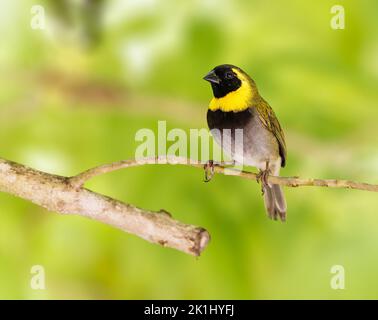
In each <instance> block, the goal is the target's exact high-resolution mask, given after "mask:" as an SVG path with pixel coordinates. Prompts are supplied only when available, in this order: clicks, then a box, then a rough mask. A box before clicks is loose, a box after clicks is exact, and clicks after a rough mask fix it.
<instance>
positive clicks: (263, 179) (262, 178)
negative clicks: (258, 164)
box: [256, 161, 271, 195]
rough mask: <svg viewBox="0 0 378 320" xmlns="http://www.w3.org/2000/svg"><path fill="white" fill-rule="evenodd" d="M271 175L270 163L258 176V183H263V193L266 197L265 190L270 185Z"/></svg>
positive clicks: (267, 163)
mask: <svg viewBox="0 0 378 320" xmlns="http://www.w3.org/2000/svg"><path fill="white" fill-rule="evenodd" d="M270 174H271V171H270V169H269V162H268V161H267V162H266V166H265V170H260V171H259V173H258V174H257V176H256V179H257V183H260V182H261V193H262V195H264V193H265V188H266V186H267V185H268V177H269V175H270Z"/></svg>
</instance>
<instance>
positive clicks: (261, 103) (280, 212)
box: [204, 64, 287, 221]
mask: <svg viewBox="0 0 378 320" xmlns="http://www.w3.org/2000/svg"><path fill="white" fill-rule="evenodd" d="M204 79H205V80H206V81H209V82H210V84H211V87H212V90H213V95H214V97H213V99H212V100H211V101H210V104H209V109H208V111H207V123H208V125H209V128H210V130H212V131H217V132H220V134H213V136H214V139H215V141H216V142H217V143H218V144H219V145H220V146H221V148H222V149H223V150H224V151H225V153H226V154H228V155H230V156H231V157H232V159H233V160H234V161H235V162H236V163H241V164H243V165H248V166H253V167H256V168H258V169H259V170H260V174H259V177H260V180H261V183H262V190H263V194H264V202H265V208H266V211H267V213H268V216H269V217H270V218H272V219H274V220H277V218H280V219H281V220H282V221H285V220H286V210H287V206H286V200H285V196H284V194H283V191H282V189H281V187H280V186H279V185H275V184H270V183H268V179H267V177H268V175H269V174H272V175H275V176H278V175H279V173H280V169H281V167H284V166H285V163H286V144H285V137H284V133H283V131H282V129H281V126H280V123H279V122H278V119H277V117H276V115H275V113H274V111H273V109H272V108H271V107H270V105H269V104H268V103H267V102H266V101H265V100H264V99H263V98H262V97H261V96H260V94H259V92H258V90H257V86H256V83H255V82H254V81H253V80H252V79H251V78H250V77H249V76H248V75H247V74H246V73H245V72H244V71H243V70H241V69H240V68H239V67H236V66H233V65H229V64H224V65H220V66H217V67H215V68H214V69H213V70H211V71H210V72H209V73H208V74H207V75H206V76H205V77H204ZM214 129H218V130H214ZM236 129H242V130H243V131H242V132H243V133H242V137H243V139H242V144H243V146H242V147H241V146H239V148H238V146H237V143H238V139H237V135H236V132H237V130H236ZM239 132H240V131H239ZM227 141H229V142H227ZM238 150H239V152H238Z"/></svg>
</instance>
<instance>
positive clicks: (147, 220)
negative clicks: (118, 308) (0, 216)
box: [0, 159, 210, 256]
mask: <svg viewBox="0 0 378 320" xmlns="http://www.w3.org/2000/svg"><path fill="white" fill-rule="evenodd" d="M0 191H1V192H6V193H10V194H12V195H15V196H18V197H20V198H23V199H26V200H29V201H31V202H33V203H35V204H37V205H39V206H41V207H44V208H46V209H47V210H50V211H54V212H58V213H62V214H77V215H81V216H84V217H87V218H92V219H95V220H97V221H100V222H103V223H105V224H109V225H111V226H114V227H116V228H119V229H121V230H123V231H126V232H129V233H132V234H135V235H137V236H138V237H141V238H143V239H145V240H147V241H150V242H152V243H157V244H160V245H162V246H166V247H171V248H174V249H177V250H180V251H183V252H185V253H188V254H191V255H194V256H199V255H200V254H201V252H202V251H203V250H204V249H205V247H206V246H207V244H208V242H209V240H210V235H209V233H208V232H207V231H206V230H205V229H203V228H200V227H196V226H193V225H189V224H184V223H181V222H179V221H177V220H174V219H173V218H172V217H171V215H170V214H169V213H168V212H166V211H164V210H161V211H159V212H154V211H149V210H144V209H140V208H137V207H135V206H132V205H130V204H126V203H123V202H120V201H118V200H115V199H112V198H109V197H107V196H104V195H101V194H98V193H95V192H93V191H90V190H88V189H85V188H82V187H80V188H75V187H73V186H72V185H71V183H70V178H68V177H62V176H57V175H52V174H48V173H45V172H41V171H38V170H34V169H31V168H28V167H26V166H23V165H20V164H17V163H15V162H11V161H8V160H5V159H0Z"/></svg>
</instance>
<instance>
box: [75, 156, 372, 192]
mask: <svg viewBox="0 0 378 320" xmlns="http://www.w3.org/2000/svg"><path fill="white" fill-rule="evenodd" d="M147 164H171V165H177V164H179V165H187V166H192V167H196V168H203V166H204V164H205V163H199V162H197V161H193V160H191V159H187V158H182V157H174V156H167V157H163V156H162V157H152V158H145V159H140V160H122V161H118V162H113V163H110V164H104V165H101V166H98V167H95V168H92V169H89V170H87V171H84V172H82V173H80V174H78V175H77V176H74V177H71V178H70V182H71V184H72V185H73V186H74V187H75V188H81V187H82V186H83V185H84V183H85V182H86V181H88V180H89V179H91V178H94V177H96V176H98V175H102V174H105V173H108V172H112V171H116V170H120V169H124V168H130V167H136V166H143V165H147ZM225 165H228V164H227V163H223V162H222V163H215V168H214V169H215V172H216V173H220V174H225V175H237V176H240V177H242V178H245V179H249V180H255V181H258V176H257V174H256V173H253V172H249V171H244V170H238V169H234V168H230V167H226V166H225ZM268 182H271V183H273V184H279V185H282V186H286V187H305V186H313V187H329V188H344V189H357V190H363V191H371V192H378V185H375V184H369V183H364V182H355V181H350V180H339V179H301V178H299V177H276V176H269V177H268Z"/></svg>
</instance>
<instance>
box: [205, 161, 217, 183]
mask: <svg viewBox="0 0 378 320" xmlns="http://www.w3.org/2000/svg"><path fill="white" fill-rule="evenodd" d="M214 167H215V165H214V161H213V160H209V161H207V162H206V163H205V165H204V166H203V169H204V170H205V179H204V182H209V181H211V179H212V178H213V176H214V173H215V169H214Z"/></svg>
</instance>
